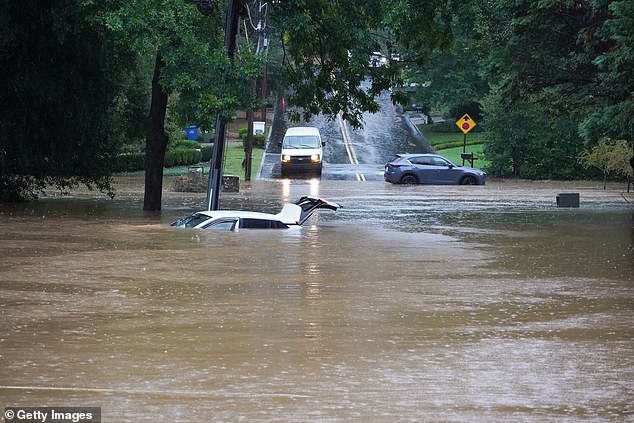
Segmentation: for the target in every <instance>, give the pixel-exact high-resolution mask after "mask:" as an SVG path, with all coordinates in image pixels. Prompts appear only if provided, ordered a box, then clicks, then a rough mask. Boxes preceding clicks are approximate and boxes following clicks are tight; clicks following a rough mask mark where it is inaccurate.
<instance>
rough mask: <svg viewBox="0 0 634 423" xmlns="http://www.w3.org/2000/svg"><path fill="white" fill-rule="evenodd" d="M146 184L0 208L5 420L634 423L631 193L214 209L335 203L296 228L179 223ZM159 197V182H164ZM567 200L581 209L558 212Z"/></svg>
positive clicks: (174, 206)
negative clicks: (54, 413) (61, 411)
mask: <svg viewBox="0 0 634 423" xmlns="http://www.w3.org/2000/svg"><path fill="white" fill-rule="evenodd" d="M141 183H142V182H140V181H139V180H134V179H121V180H120V186H119V195H118V196H117V197H116V198H115V199H114V200H107V199H105V198H104V197H103V196H100V195H98V194H94V193H83V192H79V193H76V194H73V196H72V197H71V198H62V197H56V196H52V197H50V198H45V199H42V200H40V201H37V202H34V203H29V204H21V205H11V206H9V205H0V242H1V244H0V257H2V258H1V259H0V399H1V401H0V402H1V403H2V404H0V406H45V405H46V406H94V407H101V409H102V416H103V421H104V422H162V421H165V422H167V421H170V422H212V421H213V422H236V421H245V422H253V421H262V422H334V421H358V422H396V421H403V422H418V421H461V422H468V421H534V422H543V421H570V422H573V421H579V420H594V421H609V420H614V421H624V420H632V419H634V406H633V401H632V399H633V398H634V279H633V276H632V275H633V274H634V208H633V207H632V204H629V203H628V202H627V200H629V201H630V202H631V201H632V200H633V196H632V194H624V196H623V195H621V191H622V186H616V185H615V186H612V187H610V189H608V190H607V191H604V190H603V189H601V188H602V184H601V183H589V182H585V183H584V182H578V183H572V182H570V183H553V182H522V181H506V182H505V181H495V180H494V181H491V182H488V183H487V185H486V186H477V187H471V186H464V187H463V186H450V187H447V186H394V185H391V184H386V183H383V182H381V181H368V182H357V181H352V180H347V181H337V180H322V181H318V180H288V179H285V180H274V181H257V182H254V183H253V184H252V185H251V186H246V187H241V192H240V193H239V194H225V195H224V196H223V198H222V202H221V204H222V208H232V209H233V208H239V209H248V210H258V211H266V212H274V213H277V212H278V211H279V210H280V208H281V206H282V204H283V203H284V202H287V201H294V200H295V199H297V198H298V197H299V196H301V195H308V194H310V195H318V196H321V197H324V198H327V199H329V200H333V201H336V202H338V203H340V204H341V205H342V206H343V208H342V209H340V210H338V211H337V212H331V211H327V210H325V211H320V212H318V213H319V215H318V216H314V217H312V218H311V220H310V221H309V223H310V224H308V225H306V226H305V227H303V228H302V229H301V230H279V231H276V230H268V231H248V230H243V231H240V232H237V233H218V232H213V231H209V232H205V231H195V230H188V229H178V228H171V227H169V226H168V224H169V223H170V222H171V221H173V220H175V219H176V218H178V217H181V216H183V215H186V214H188V213H190V212H191V211H194V210H199V209H201V208H202V207H203V206H202V205H203V203H204V202H205V198H204V194H183V193H172V192H165V194H164V208H163V212H161V213H160V214H147V213H143V212H142V211H141V209H142V192H141V190H140V184H141ZM165 187H166V188H167V189H169V187H171V185H170V184H169V183H167V184H166V185H165ZM560 192H579V193H580V195H581V208H579V209H558V208H556V207H555V196H556V195H557V194H558V193H560Z"/></svg>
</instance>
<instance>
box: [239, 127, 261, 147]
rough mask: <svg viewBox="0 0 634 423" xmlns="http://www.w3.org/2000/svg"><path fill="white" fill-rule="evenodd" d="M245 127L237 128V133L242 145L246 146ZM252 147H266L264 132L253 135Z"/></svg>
mask: <svg viewBox="0 0 634 423" xmlns="http://www.w3.org/2000/svg"><path fill="white" fill-rule="evenodd" d="M247 134H248V130H247V128H240V129H238V135H239V136H240V139H241V140H242V145H243V146H244V147H245V148H246V144H247ZM253 147H255V148H265V147H266V135H264V134H254V135H253Z"/></svg>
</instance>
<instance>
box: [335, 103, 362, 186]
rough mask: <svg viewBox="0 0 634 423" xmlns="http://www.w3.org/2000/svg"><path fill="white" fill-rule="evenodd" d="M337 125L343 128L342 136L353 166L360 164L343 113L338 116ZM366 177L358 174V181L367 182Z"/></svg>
mask: <svg viewBox="0 0 634 423" xmlns="http://www.w3.org/2000/svg"><path fill="white" fill-rule="evenodd" d="M337 123H338V124H339V127H340V128H341V135H342V136H343V146H344V147H345V148H346V153H348V159H349V160H350V163H351V164H356V165H358V164H359V158H358V157H357V153H356V152H355V151H354V146H353V145H352V137H350V132H349V131H348V125H347V124H346V121H345V120H343V117H342V116H341V113H339V114H338V115H337ZM365 180H366V179H365V175H364V174H362V173H357V181H365Z"/></svg>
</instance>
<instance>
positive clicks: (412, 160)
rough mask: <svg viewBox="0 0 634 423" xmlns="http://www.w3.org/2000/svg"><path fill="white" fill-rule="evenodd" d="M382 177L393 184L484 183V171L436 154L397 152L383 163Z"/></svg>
mask: <svg viewBox="0 0 634 423" xmlns="http://www.w3.org/2000/svg"><path fill="white" fill-rule="evenodd" d="M383 177H384V178H385V180H386V181H387V182H392V183H395V184H434V185H484V184H485V182H486V173H485V172H483V171H481V170H478V169H474V168H471V167H466V166H457V165H455V164H454V163H452V162H450V161H449V160H447V159H446V158H444V157H442V156H439V155H437V154H399V155H398V156H396V158H395V159H394V160H392V161H390V162H388V163H386V164H385V173H384V174H383Z"/></svg>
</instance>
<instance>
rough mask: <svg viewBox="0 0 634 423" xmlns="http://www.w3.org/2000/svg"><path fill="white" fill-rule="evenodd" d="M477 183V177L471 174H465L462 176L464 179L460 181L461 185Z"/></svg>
mask: <svg viewBox="0 0 634 423" xmlns="http://www.w3.org/2000/svg"><path fill="white" fill-rule="evenodd" d="M477 183H478V181H476V178H475V177H473V176H471V175H467V176H465V177H464V178H462V181H460V185H476V184H477Z"/></svg>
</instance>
